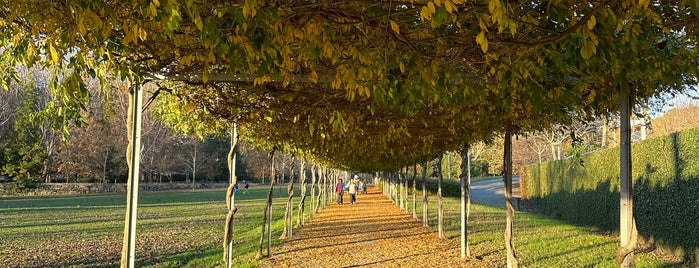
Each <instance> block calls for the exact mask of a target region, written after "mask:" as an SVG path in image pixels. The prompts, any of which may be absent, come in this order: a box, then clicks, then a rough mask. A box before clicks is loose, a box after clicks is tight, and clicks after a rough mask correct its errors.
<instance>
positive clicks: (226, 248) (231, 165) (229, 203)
mask: <svg viewBox="0 0 699 268" xmlns="http://www.w3.org/2000/svg"><path fill="white" fill-rule="evenodd" d="M237 145H238V127H237V125H236V124H235V123H234V124H233V127H232V129H231V148H230V150H229V151H228V157H227V158H226V160H227V163H228V191H226V207H227V208H228V214H227V215H226V223H225V226H224V236H223V261H224V262H225V263H226V267H227V268H230V267H233V217H234V216H235V213H236V212H237V211H238V208H236V207H235V185H236V183H238V178H237V177H236V176H235V160H236V154H235V149H236V146H237Z"/></svg>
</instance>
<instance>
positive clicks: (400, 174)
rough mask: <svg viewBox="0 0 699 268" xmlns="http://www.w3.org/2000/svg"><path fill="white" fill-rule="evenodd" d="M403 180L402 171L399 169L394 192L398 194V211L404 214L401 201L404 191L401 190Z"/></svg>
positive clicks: (402, 201) (403, 206) (403, 203)
mask: <svg viewBox="0 0 699 268" xmlns="http://www.w3.org/2000/svg"><path fill="white" fill-rule="evenodd" d="M403 180H405V176H403V169H402V168H401V169H400V171H398V181H397V182H398V185H397V190H398V191H396V193H397V194H398V206H400V210H402V211H403V212H405V202H404V200H403V192H404V191H405V189H403Z"/></svg>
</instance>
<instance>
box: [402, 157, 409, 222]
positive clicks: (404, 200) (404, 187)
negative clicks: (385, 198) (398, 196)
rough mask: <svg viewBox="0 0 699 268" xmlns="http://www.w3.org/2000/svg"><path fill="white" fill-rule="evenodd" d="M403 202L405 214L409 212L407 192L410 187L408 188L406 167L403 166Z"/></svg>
mask: <svg viewBox="0 0 699 268" xmlns="http://www.w3.org/2000/svg"><path fill="white" fill-rule="evenodd" d="M403 177H404V179H403V189H404V191H403V195H404V196H403V202H405V214H408V213H410V206H409V204H408V192H409V190H410V188H408V167H405V172H404V173H403Z"/></svg>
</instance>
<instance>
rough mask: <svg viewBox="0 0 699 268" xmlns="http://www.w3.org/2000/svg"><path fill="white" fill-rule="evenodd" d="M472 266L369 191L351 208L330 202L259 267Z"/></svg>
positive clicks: (449, 242)
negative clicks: (330, 203)
mask: <svg viewBox="0 0 699 268" xmlns="http://www.w3.org/2000/svg"><path fill="white" fill-rule="evenodd" d="M454 242H456V243H454ZM473 261H474V260H469V261H464V260H462V259H461V258H460V256H459V245H458V241H454V240H440V239H438V238H437V233H436V232H435V231H434V230H432V229H430V228H429V227H423V226H422V224H421V222H419V221H417V220H414V219H413V218H412V216H411V215H408V214H405V213H403V212H402V211H401V210H400V208H399V207H397V206H396V205H394V204H393V203H391V202H390V201H388V199H387V198H386V197H385V196H383V195H382V194H381V192H379V191H378V190H377V189H376V188H375V187H370V188H369V192H368V193H367V194H363V195H358V196H357V203H356V204H354V205H349V204H343V205H338V204H336V203H332V205H330V206H328V207H327V208H325V209H324V210H323V211H322V212H320V213H318V214H316V216H315V218H313V219H311V220H310V221H309V222H307V224H306V225H305V226H304V227H303V228H301V229H300V230H299V231H298V232H297V233H296V234H295V235H294V237H293V238H292V239H290V240H288V241H285V242H284V244H283V245H282V246H281V247H280V248H278V249H277V250H276V251H275V252H273V255H272V257H270V259H269V260H268V261H267V262H266V263H264V264H262V267H357V266H362V267H470V266H471V265H469V262H471V264H473V263H472V262H473Z"/></svg>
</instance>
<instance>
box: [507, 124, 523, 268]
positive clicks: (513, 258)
mask: <svg viewBox="0 0 699 268" xmlns="http://www.w3.org/2000/svg"><path fill="white" fill-rule="evenodd" d="M503 169H504V170H503V173H504V176H505V206H506V208H507V213H506V216H505V248H506V249H507V268H513V267H519V261H518V260H517V254H515V248H514V243H513V241H512V235H513V225H512V224H513V221H514V219H513V218H514V214H515V209H514V207H513V206H512V133H511V132H510V131H507V132H505V156H504V159H503Z"/></svg>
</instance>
